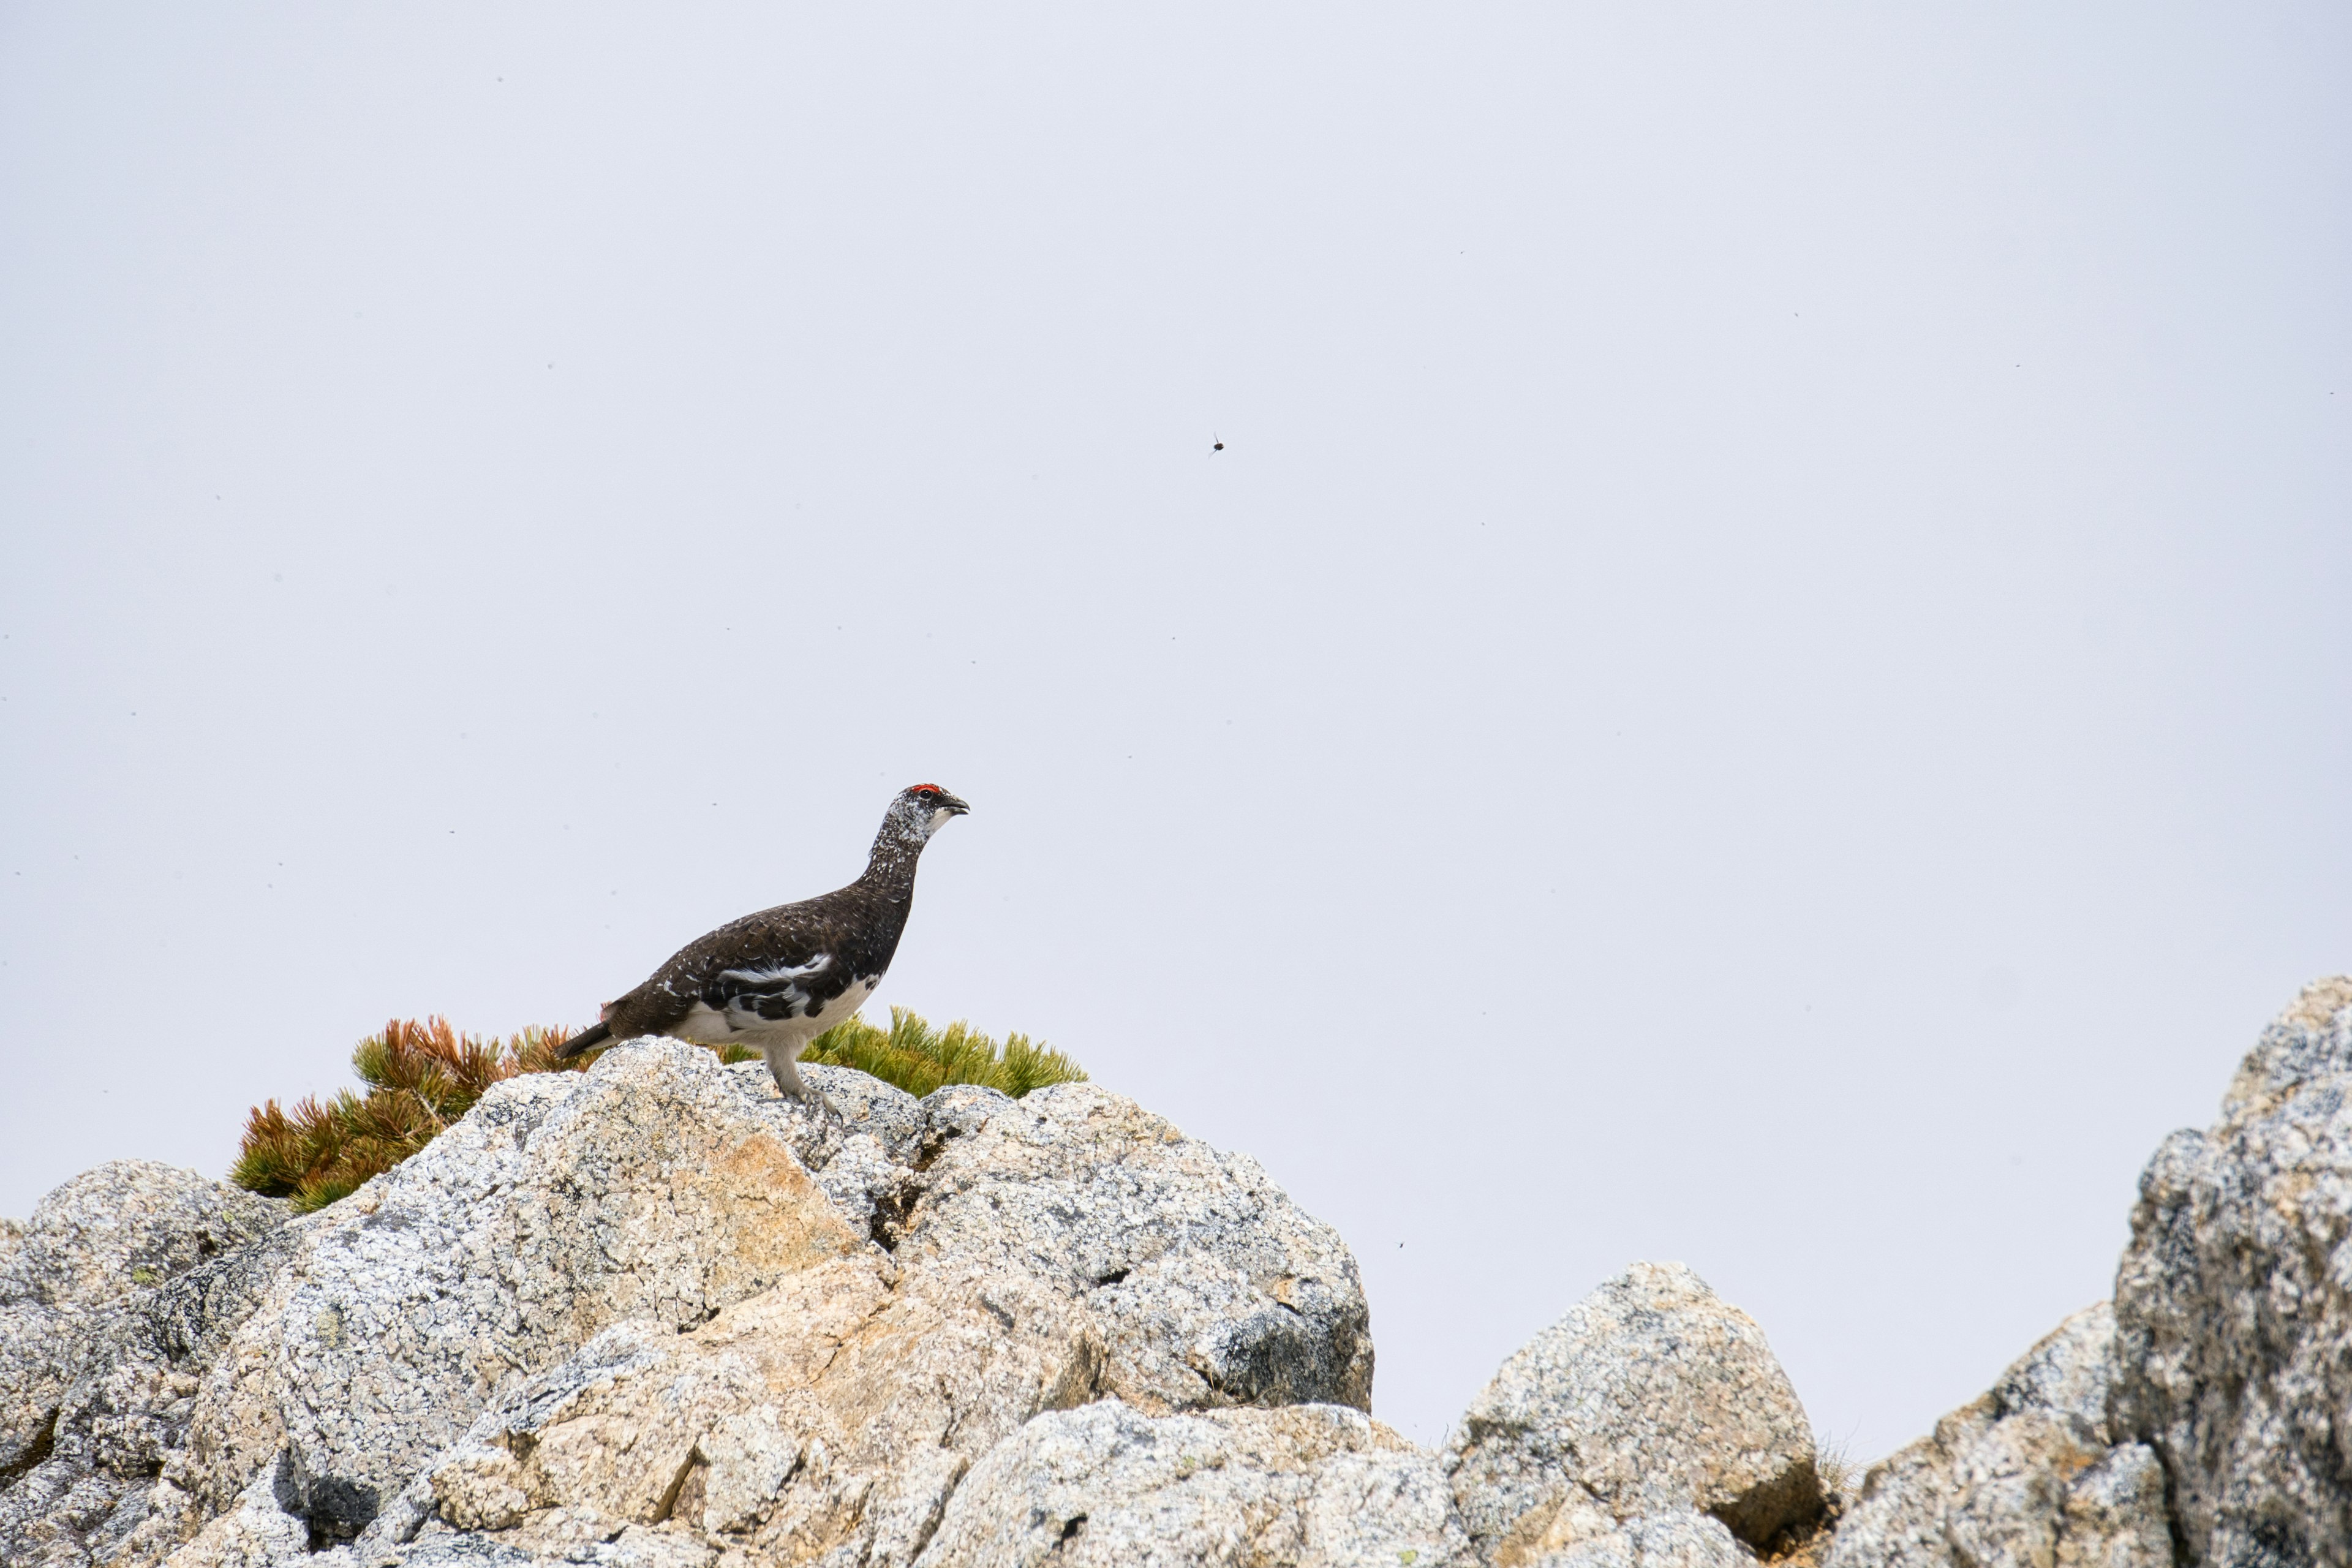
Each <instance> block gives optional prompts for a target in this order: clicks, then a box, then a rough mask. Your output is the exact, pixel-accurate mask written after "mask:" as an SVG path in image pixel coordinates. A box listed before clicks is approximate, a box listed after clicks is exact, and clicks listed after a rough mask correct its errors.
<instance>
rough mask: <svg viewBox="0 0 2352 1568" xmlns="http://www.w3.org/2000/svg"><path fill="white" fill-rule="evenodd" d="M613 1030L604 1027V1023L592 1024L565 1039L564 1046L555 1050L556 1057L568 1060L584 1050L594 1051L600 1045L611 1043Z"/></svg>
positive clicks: (562, 1060)
mask: <svg viewBox="0 0 2352 1568" xmlns="http://www.w3.org/2000/svg"><path fill="white" fill-rule="evenodd" d="M612 1038H613V1031H612V1030H610V1029H608V1028H606V1027H604V1025H602V1024H591V1025H589V1026H587V1027H586V1028H584V1029H583V1030H581V1031H580V1032H579V1033H578V1034H576V1035H574V1036H572V1037H571V1038H570V1039H568V1040H566V1041H564V1042H563V1044H562V1046H560V1047H557V1048H556V1052H555V1059H556V1060H557V1061H560V1062H568V1061H570V1060H571V1059H572V1058H573V1057H576V1056H578V1055H579V1054H580V1053H581V1052H583V1051H592V1050H594V1049H595V1048H596V1047H598V1046H602V1045H606V1044H609V1043H610V1042H611V1041H612Z"/></svg>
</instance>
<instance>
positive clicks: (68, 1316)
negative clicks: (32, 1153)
mask: <svg viewBox="0 0 2352 1568" xmlns="http://www.w3.org/2000/svg"><path fill="white" fill-rule="evenodd" d="M285 1221H286V1214H285V1211H284V1209H283V1208H282V1206H281V1205H277V1204H273V1203H270V1202H268V1201H267V1200H265V1199H262V1198H257V1197H255V1196H254V1195H253V1194H250V1193H246V1192H241V1191H239V1190H237V1189H236V1188H235V1187H230V1186H226V1185H223V1184H220V1183H217V1182H211V1181H207V1180H205V1178H204V1177H202V1176H199V1175H197V1174H196V1173H194V1172H193V1171H181V1170H175V1169H173V1167H171V1166H169V1165H161V1164H157V1163H153V1162H152V1161H146V1160H118V1161H115V1162H113V1163H110V1164H105V1165H100V1166H99V1167H98V1168H97V1169H96V1170H93V1171H87V1172H85V1173H82V1174H81V1175H79V1176H76V1177H75V1178H74V1179H73V1180H72V1181H70V1182H68V1183H67V1184H65V1185H63V1186H61V1187H59V1188H58V1190H57V1191H55V1192H53V1193H51V1194H49V1195H48V1196H47V1197H46V1198H44V1199H42V1200H41V1203H40V1205H39V1206H38V1207H37V1208H36V1209H35V1210H34V1211H33V1216H32V1218H31V1219H30V1220H29V1221H28V1222H27V1223H26V1224H25V1225H24V1226H11V1227H9V1229H10V1235H9V1237H8V1238H7V1239H8V1246H7V1249H6V1254H5V1261H0V1563H11V1564H14V1563H40V1562H46V1561H52V1560H54V1561H62V1562H79V1561H84V1560H88V1558H89V1554H91V1553H93V1552H95V1553H100V1554H111V1553H112V1552H115V1551H117V1550H118V1549H119V1547H120V1545H121V1543H122V1542H125V1541H127V1540H128V1539H129V1538H131V1536H132V1535H134V1534H135V1533H136V1532H137V1531H139V1529H140V1528H141V1526H142V1524H143V1523H144V1522H145V1519H146V1512H147V1510H146V1508H145V1504H144V1497H145V1493H146V1491H147V1489H148V1488H149V1487H150V1486H151V1485H152V1481H153V1479H154V1477H155V1475H156V1473H157V1471H158V1469H159V1468H161V1466H162V1465H163V1460H164V1458H165V1457H166V1456H168V1455H169V1454H171V1453H173V1451H175V1450H176V1449H178V1448H180V1447H183V1446H184V1442H185V1439H186V1433H187V1426H188V1421H189V1417H190V1415H191V1412H192V1396H193V1395H194V1392H195V1375H194V1373H195V1369H196V1368H197V1366H198V1365H199V1364H200V1363H201V1358H202V1357H203V1356H204V1354H205V1352H206V1351H207V1350H209V1349H211V1348H213V1346H212V1345H211V1343H210V1342H209V1341H208V1340H207V1338H206V1335H205V1331H204V1326H203V1325H204V1321H205V1316H206V1313H207V1310H211V1311H213V1312H215V1313H218V1312H233V1311H235V1310H236V1304H234V1303H233V1302H232V1300H231V1298H232V1297H234V1296H235V1295H236V1292H237V1290H238V1289H240V1288H244V1289H250V1288H251V1286H252V1283H253V1279H252V1275H253V1266H254V1265H256V1264H257V1263H258V1262H259V1261H260V1260H261V1259H262V1258H265V1257H268V1256H269V1255H270V1248H269V1247H268V1245H267V1243H266V1241H265V1240H264V1238H267V1237H270V1236H271V1234H272V1233H273V1232H275V1231H277V1230H278V1227H279V1226H282V1225H283V1224H284V1223H285ZM233 1259H234V1260H238V1261H232V1260H233ZM208 1303H209V1304H210V1305H209V1308H208V1305H207V1304H208Z"/></svg>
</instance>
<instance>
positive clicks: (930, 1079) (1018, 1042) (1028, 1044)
mask: <svg viewBox="0 0 2352 1568" xmlns="http://www.w3.org/2000/svg"><path fill="white" fill-rule="evenodd" d="M733 1048H735V1049H739V1050H740V1048H741V1047H733ZM748 1054H751V1055H756V1054H757V1053H756V1052H754V1053H748ZM801 1060H802V1062H803V1063H804V1064H805V1063H808V1062H814V1063H816V1064H818V1065H819V1066H821V1067H837V1068H856V1069H857V1070H858V1071H860V1072H870V1073H872V1074H873V1075H874V1076H875V1077H876V1078H878V1079H881V1080H882V1081H883V1082H884V1083H888V1084H896V1085H897V1086H898V1088H900V1089H905V1090H906V1091H907V1092H908V1094H912V1095H926V1094H929V1093H930V1092H931V1090H933V1089H938V1088H940V1087H941V1086H942V1085H945V1084H950V1083H977V1084H984V1085H986V1086H987V1087H988V1088H990V1089H1003V1091H1004V1092H1005V1093H1007V1094H1009V1095H1011V1096H1012V1097H1013V1099H1015V1100H1018V1099H1020V1098H1021V1097H1022V1096H1023V1095H1024V1094H1026V1093H1028V1092H1029V1091H1030V1090H1031V1089H1044V1088H1045V1086H1046V1085H1047V1084H1053V1083H1076V1082H1079V1081H1081V1080H1083V1079H1085V1078H1086V1076H1087V1075H1086V1070H1085V1069H1084V1068H1081V1067H1079V1066H1078V1064H1077V1063H1076V1062H1074V1061H1072V1060H1071V1059H1070V1058H1067V1057H1066V1056H1064V1055H1063V1054H1062V1053H1061V1052H1059V1051H1052V1050H1047V1049H1046V1048H1045V1047H1044V1046H1041V1045H1038V1044H1036V1043H1035V1042H1034V1041H1033V1040H1031V1039H1030V1038H1029V1037H1028V1036H1026V1035H1007V1036H1005V1037H1004V1044H1003V1046H999V1045H998V1044H997V1043H996V1042H995V1041H994V1040H992V1039H990V1038H989V1037H987V1036H986V1035H983V1034H982V1033H980V1032H979V1031H978V1030H977V1029H974V1028H973V1027H972V1026H971V1025H970V1024H966V1023H963V1022H961V1020H959V1021H958V1022H956V1023H953V1024H950V1025H949V1026H947V1027H946V1028H944V1029H940V1028H934V1027H932V1026H930V1025H929V1024H927V1023H925V1022H924V1021H923V1020H922V1019H920V1018H919V1017H917V1016H915V1015H914V1014H912V1013H910V1012H908V1010H907V1009H906V1008H904V1007H893V1008H891V1009H890V1026H889V1027H888V1028H887V1029H883V1028H877V1027H876V1026H874V1025H872V1024H869V1023H867V1022H866V1020H865V1019H863V1018H858V1017H851V1018H847V1019H845V1020H844V1021H842V1022H841V1023H838V1024H836V1025H835V1026H833V1027H832V1028H830V1029H827V1030H826V1031H825V1032H824V1034H822V1035H819V1036H818V1037H816V1038H815V1039H814V1040H813V1041H811V1042H810V1043H809V1048H808V1049H807V1050H805V1051H803V1052H802V1053H801Z"/></svg>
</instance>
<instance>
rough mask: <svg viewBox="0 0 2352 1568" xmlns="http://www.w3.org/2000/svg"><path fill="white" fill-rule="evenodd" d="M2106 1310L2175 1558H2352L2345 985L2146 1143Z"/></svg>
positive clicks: (2350, 1168)
mask: <svg viewBox="0 0 2352 1568" xmlns="http://www.w3.org/2000/svg"><path fill="white" fill-rule="evenodd" d="M2115 1311H2116V1335H2117V1344H2118V1352H2119V1353H2118V1362H2119V1369H2118V1372H2117V1375H2116V1383H2115V1389H2114V1394H2113V1401H2112V1419H2113V1421H2114V1423H2115V1426H2116V1429H2117V1432H2118V1434H2119V1435H2121V1436H2128V1437H2130V1438H2133V1439H2136V1440H2137V1441H2139V1442H2142V1443H2145V1444H2147V1446H2148V1447H2150V1448H2152V1449H2153V1450H2155V1452H2156V1454H2157V1456H2158V1459H2159V1460H2160V1461H2161V1462H2162V1464H2163V1467H2164V1470H2165V1473H2166V1474H2167V1475H2168V1477H2169V1478H2170V1479H2171V1495H2172V1508H2173V1512H2174V1520H2175V1524H2176V1526H2177V1529H2178V1531H2179V1540H2180V1542H2181V1545H2182V1547H2183V1548H2184V1550H2185V1559H2184V1560H2185V1561H2186V1562H2187V1563H2195V1564H2214V1565H2216V1568H2241V1565H2243V1568H2254V1565H2256V1564H2260V1565H2262V1568H2272V1565H2279V1568H2284V1565H2286V1564H2292V1563H2352V1458H2347V1455H2352V977H2344V976H2338V977H2336V978H2334V979H2329V980H2324V981H2321V982H2319V983H2318V984H2315V985H2312V986H2309V987H2307V988H2306V989H2305V991H2304V993H2303V994H2302V996H2301V997H2300V998H2298V999H2297V1001H2296V1002H2295V1005H2294V1006H2292V1007H2290V1008H2288V1009H2287V1011H2286V1012H2285V1013H2284V1015H2282V1016H2280V1017H2279V1018H2278V1019H2277V1020H2276V1021H2275V1022H2274V1023H2273V1024H2272V1025H2271V1026H2270V1027H2269V1028H2267V1029H2265V1030H2264V1031H2263V1036H2262V1037H2261V1039H2260V1040H2258V1041H2257V1042H2256V1043H2255V1045H2254V1048H2253V1050H2252V1052H2251V1053H2249V1054H2248V1056H2247V1057H2246V1059H2245V1061H2244V1063H2243V1065H2242V1066H2241V1067H2240V1068H2239V1069H2238V1075H2237V1078H2236V1079H2235V1081H2233V1082H2232V1083H2231V1086H2230V1090H2229V1093H2228V1095H2227V1096H2226V1097H2225V1098H2224V1099H2223V1100H2222V1103H2221V1120H2220V1121H2216V1122H2215V1123H2214V1124H2213V1126H2212V1127H2211V1128H2210V1129H2209V1130H2208V1131H2203V1132H2195V1131H2182V1132H2176V1133H2174V1134H2173V1135H2172V1136H2171V1137H2170V1138H2168V1139H2167V1140H2166V1141H2165V1142H2164V1144H2163V1146H2162V1147H2161V1148H2159V1149H2158V1151H2157V1153H2156V1157H2155V1159H2154V1160H2152V1161H2151V1162H2150V1163H2149V1164H2148V1167H2147V1173H2145V1174H2144V1175H2142V1176H2141V1178H2140V1190H2139V1202H2138V1204H2137V1205H2136V1206H2135V1207H2134V1208H2133V1210H2132V1239H2131V1245H2130V1247H2128V1248H2127V1249H2126V1251H2125V1253H2124V1258H2123V1264H2122V1267H2121V1268H2119V1269H2118V1270H2117V1271H2116V1295H2115Z"/></svg>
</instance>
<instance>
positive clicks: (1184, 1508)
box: [918, 1399, 1476, 1568]
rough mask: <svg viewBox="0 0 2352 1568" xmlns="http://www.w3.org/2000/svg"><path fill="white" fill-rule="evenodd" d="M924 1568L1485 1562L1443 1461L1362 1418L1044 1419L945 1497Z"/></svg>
mask: <svg viewBox="0 0 2352 1568" xmlns="http://www.w3.org/2000/svg"><path fill="white" fill-rule="evenodd" d="M918 1561H919V1563H920V1568H1000V1565H1001V1568H1033V1565H1035V1564H1042V1563H1054V1564H1056V1565H1057V1568H1058V1565H1061V1564H1068V1565H1069V1568H1097V1565H1098V1568H1226V1565H1231V1568H1244V1565H1247V1568H1293V1565H1297V1568H1307V1565H1313V1568H1371V1565H1372V1564H1379V1565H1380V1568H1397V1565H1398V1564H1400V1563H1406V1564H1413V1565H1414V1568H1454V1565H1462V1568H1468V1565H1470V1564H1473V1563H1475V1561H1476V1560H1475V1558H1474V1557H1473V1556H1472V1555H1471V1552H1470V1549H1469V1542H1468V1539H1467V1538H1466V1537H1465V1535H1464V1533H1463V1531H1462V1528H1461V1524H1460V1521H1458V1520H1457V1519H1455V1518H1454V1512H1453V1509H1452V1506H1451V1499H1450V1497H1449V1496H1448V1489H1447V1486H1446V1481H1445V1478H1444V1475H1443V1473H1441V1471H1440V1470H1439V1468H1438V1465H1437V1461H1436V1458H1435V1456H1433V1455H1431V1454H1428V1453H1425V1452H1423V1450H1421V1449H1419V1448H1416V1447H1413V1446H1412V1444H1410V1443H1407V1442H1406V1441H1404V1440H1403V1439H1402V1438H1401V1437H1399V1436H1396V1434H1394V1433H1393V1432H1391V1431H1390V1430H1389V1429H1388V1428H1386V1427H1384V1426H1381V1425H1380V1424H1379V1423H1377V1422H1375V1421H1373V1420H1371V1419H1370V1417H1368V1416H1366V1415H1363V1414H1362V1413H1361V1412H1360V1411H1356V1410H1353V1409H1349V1408H1347V1407H1345V1406H1340V1405H1293V1406H1291V1407H1289V1408H1286V1409H1280V1410H1217V1411H1212V1412H1208V1413H1204V1414H1202V1415H1172V1416H1160V1417H1152V1416H1147V1415H1143V1414H1142V1413H1140V1412H1139V1411H1136V1410H1133V1409H1131V1408H1129V1406H1128V1405H1125V1404H1123V1403H1121V1402H1119V1401H1118V1400H1115V1399H1114V1400H1106V1401H1103V1402H1101V1403H1098V1404H1095V1405H1087V1406H1086V1407H1085V1408H1083V1409H1080V1410H1072V1411H1066V1412H1058V1413H1055V1414H1052V1415H1041V1416H1039V1417H1038V1418H1037V1419H1035V1420H1034V1421H1032V1422H1030V1423H1029V1424H1028V1425H1027V1426H1024V1427H1022V1428H1021V1430H1020V1431H1019V1432H1018V1433H1017V1434H1015V1435H1014V1436H1011V1437H1008V1438H1006V1439H1005V1440H1004V1441H1003V1442H1001V1443H999V1444H997V1445H996V1446H995V1447H993V1448H992V1449H991V1450H990V1452H989V1454H988V1456H987V1457H986V1458H983V1459H982V1460H981V1462H980V1463H979V1464H977V1465H975V1466H974V1467H973V1468H972V1470H971V1475H970V1476H968V1477H967V1478H966V1479H965V1480H964V1483H963V1485H962V1486H961V1487H960V1488H959V1489H957V1490H956V1492H955V1495H954V1497H953V1498H952V1499H951V1500H950V1501H949V1502H948V1504H947V1508H946V1511H945V1517H944V1518H943V1519H942V1521H940V1526H939V1531H938V1533H937V1534H936V1535H935V1536H934V1537H933V1538H932V1539H931V1542H930V1543H929V1547H928V1549H927V1550H925V1551H924V1552H923V1554H922V1556H921V1557H920V1558H919V1560H918Z"/></svg>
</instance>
